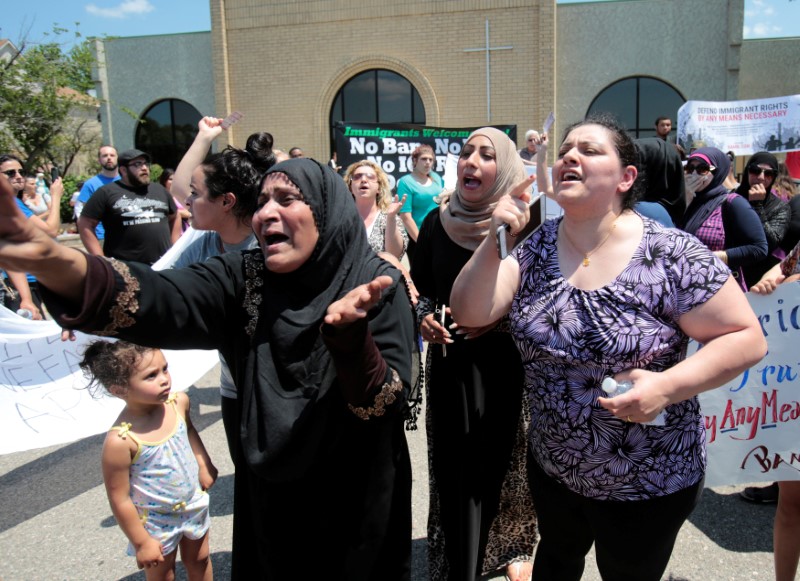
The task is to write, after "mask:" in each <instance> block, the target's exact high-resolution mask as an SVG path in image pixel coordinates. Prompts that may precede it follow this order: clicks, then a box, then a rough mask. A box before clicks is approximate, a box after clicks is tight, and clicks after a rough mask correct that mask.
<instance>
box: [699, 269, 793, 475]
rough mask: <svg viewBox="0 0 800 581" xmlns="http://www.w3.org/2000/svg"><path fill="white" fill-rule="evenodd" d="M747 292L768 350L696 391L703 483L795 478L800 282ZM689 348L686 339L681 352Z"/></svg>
mask: <svg viewBox="0 0 800 581" xmlns="http://www.w3.org/2000/svg"><path fill="white" fill-rule="evenodd" d="M747 297H748V299H749V300H750V304H751V306H752V307H753V310H754V311H755V313H756V315H758V318H759V321H760V323H761V327H762V330H763V332H764V335H765V337H766V338H767V343H768V344H769V352H768V353H767V356H766V357H765V358H764V359H762V360H761V361H760V362H759V363H757V364H756V365H754V366H753V367H752V368H750V369H748V370H747V371H745V372H744V373H743V374H741V375H740V376H738V377H737V378H736V379H734V380H732V381H729V382H728V383H726V384H725V385H723V386H721V387H719V388H717V389H714V390H711V391H708V392H705V393H703V394H701V395H700V406H701V411H702V414H703V416H704V418H705V425H706V442H707V446H708V470H707V472H706V486H720V485H725V484H737V483H742V482H757V481H767V482H773V481H776V480H800V355H799V354H798V350H797V346H798V345H800V284H796V283H790V284H785V285H781V286H779V287H778V289H777V290H776V291H775V292H774V293H772V294H771V295H756V294H753V293H748V294H747ZM695 351H697V343H695V342H694V341H692V342H691V343H690V344H689V349H688V352H687V353H688V355H691V354H692V353H694V352H695Z"/></svg>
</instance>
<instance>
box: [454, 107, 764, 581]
mask: <svg viewBox="0 0 800 581" xmlns="http://www.w3.org/2000/svg"><path fill="white" fill-rule="evenodd" d="M637 177H638V170H637V154H636V148H635V147H634V144H633V142H632V140H631V138H630V136H629V135H628V133H627V132H626V131H625V130H624V129H623V128H622V127H620V126H619V125H617V124H616V122H614V121H612V120H610V119H607V118H602V117H600V118H589V119H587V120H586V121H582V122H580V123H577V124H575V125H573V126H571V127H569V128H567V130H566V132H565V136H564V139H563V141H562V143H561V145H560V147H559V150H558V156H557V159H556V162H555V164H554V166H553V178H554V179H553V181H554V192H555V197H556V201H557V202H558V203H559V205H560V206H561V207H562V208H563V210H564V215H563V216H562V217H561V218H557V219H554V220H549V221H547V222H545V224H544V226H543V227H542V228H540V229H539V230H538V231H537V232H536V233H535V234H533V235H532V236H531V237H530V238H529V239H528V240H527V241H526V242H525V243H524V244H523V245H521V247H520V248H519V249H518V250H516V251H515V252H514V254H512V255H511V256H510V257H509V258H507V259H505V260H500V258H499V257H498V255H497V251H496V248H495V241H494V240H492V239H487V240H485V241H484V242H483V243H482V244H481V246H480V247H479V248H478V249H477V250H476V251H475V253H474V255H473V256H472V258H471V259H470V261H469V263H468V264H467V265H466V266H465V267H464V269H463V270H462V271H461V274H460V275H459V277H458V279H457V280H456V282H455V285H454V287H453V292H452V295H451V301H452V311H453V317H454V319H455V321H456V323H458V324H459V325H467V326H469V327H480V326H482V325H485V324H487V323H490V322H491V321H495V320H497V319H498V318H500V317H503V316H505V315H509V320H510V322H511V332H512V335H513V337H514V340H515V342H516V344H517V347H518V348H519V350H520V352H521V355H522V363H523V365H524V368H525V381H526V389H527V393H528V404H529V405H530V414H531V427H530V432H529V449H530V457H529V462H528V472H529V484H530V490H531V495H532V497H533V501H534V505H535V506H536V510H537V515H538V518H539V531H540V534H541V540H540V542H539V546H538V548H537V550H536V559H535V562H534V566H533V578H534V580H536V581H541V580H558V581H570V580H575V581H577V580H579V579H580V578H581V575H582V574H583V569H584V559H585V556H586V554H587V553H588V552H589V550H590V548H591V547H592V545H593V544H594V547H595V552H596V557H597V566H598V569H599V571H600V575H601V576H602V577H603V578H604V579H616V580H630V581H657V580H660V579H661V575H662V573H663V572H664V570H665V569H666V567H667V564H668V562H669V558H670V555H671V553H672V548H673V546H674V543H675V538H676V537H677V534H678V531H679V530H680V528H681V525H682V524H683V522H684V521H685V520H686V518H687V517H688V516H689V514H690V513H691V511H692V509H693V508H694V506H695V504H696V502H697V500H698V499H699V496H700V493H701V491H702V488H703V478H704V471H705V430H704V428H703V421H702V415H701V414H700V409H699V405H698V402H697V397H696V396H697V394H698V393H700V392H703V391H706V390H709V389H713V388H714V387H717V386H719V385H721V384H723V383H724V382H726V381H729V380H731V379H733V378H734V377H736V376H737V375H738V374H739V373H740V372H741V371H743V370H744V369H746V368H747V367H749V366H751V365H753V364H754V363H755V362H757V361H758V360H760V359H761V358H762V357H763V355H764V353H765V352H766V343H765V340H764V337H763V335H762V333H761V329H760V326H759V324H758V320H757V319H756V317H755V315H754V314H753V311H752V309H751V308H750V306H749V305H748V303H747V300H746V298H745V296H744V294H743V293H742V292H741V291H740V290H738V289H737V288H736V283H735V282H734V280H733V279H732V277H731V275H730V271H729V270H728V269H727V267H726V266H725V265H724V264H723V263H722V262H721V261H720V260H718V259H717V258H715V256H714V255H713V254H712V253H711V252H709V251H708V249H707V248H705V247H704V246H703V245H702V244H700V243H699V242H698V241H697V240H696V239H695V238H694V237H691V236H688V235H686V234H685V233H683V232H681V231H679V230H676V229H673V228H663V227H662V226H661V225H659V224H658V223H656V222H654V221H652V220H650V219H648V218H645V217H642V216H641V215H639V214H637V213H635V212H634V211H633V210H632V208H633V205H634V203H635V200H636V196H637V191H636V190H637V187H636V186H637ZM528 202H529V194H528V193H527V188H526V187H525V184H524V183H523V184H521V186H520V187H518V188H516V189H515V190H514V191H513V192H512V194H511V195H510V196H507V197H505V198H503V199H502V200H501V201H500V202H499V203H498V205H497V207H496V208H495V210H494V213H493V215H492V229H494V228H496V227H498V226H500V225H501V224H508V225H509V229H510V234H511V236H513V235H514V234H516V233H518V232H520V231H521V230H522V228H523V227H524V226H525V225H526V224H527V222H528V220H529V217H530V216H529V209H528ZM689 338H694V339H695V340H697V341H699V342H700V343H702V344H703V348H702V349H700V350H699V351H698V352H697V353H696V354H694V355H692V356H691V357H688V358H685V359H684V354H685V350H686V344H687V342H688V340H689ZM605 378H612V379H613V380H614V383H615V384H618V383H621V382H623V381H631V382H633V389H631V390H630V391H627V393H624V394H621V395H616V396H615V397H609V396H607V393H606V392H605V391H604V390H602V389H601V384H603V383H604V379H605ZM606 383H607V384H608V383H611V381H608V382H606ZM612 387H613V386H611V385H609V386H608V389H609V391H611V388H612ZM662 412H663V414H662ZM659 416H661V418H662V419H663V422H662V423H663V425H650V424H649V423H648V422H652V421H653V420H656V419H657V418H658V417H659Z"/></svg>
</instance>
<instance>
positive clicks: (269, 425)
mask: <svg viewBox="0 0 800 581" xmlns="http://www.w3.org/2000/svg"><path fill="white" fill-rule="evenodd" d="M272 173H282V174H285V175H286V176H287V177H288V178H289V179H290V180H291V181H292V183H294V184H295V185H296V186H297V187H298V188H299V189H300V191H301V192H302V194H303V197H304V199H305V202H306V203H307V204H308V205H309V206H310V207H311V211H312V213H313V215H314V220H315V222H316V226H317V231H318V232H319V240H318V241H317V244H316V246H315V248H314V251H313V252H312V254H311V256H310V257H309V259H308V260H307V261H306V262H305V263H304V264H303V265H302V266H300V267H299V268H298V269H297V270H295V271H294V272H290V273H283V274H279V273H274V272H269V271H266V270H265V272H264V292H263V294H262V297H263V300H262V303H261V305H260V308H259V309H260V310H259V321H258V325H257V327H256V329H255V332H254V334H253V339H252V350H251V353H250V356H249V357H250V360H249V361H248V365H247V366H246V369H245V373H246V376H245V377H244V378H243V382H242V383H241V385H242V387H243V393H242V395H241V397H242V399H243V401H242V425H241V427H242V434H241V436H242V443H243V447H244V452H245V455H246V457H247V461H248V464H249V466H250V467H251V468H252V469H253V470H254V471H255V472H257V473H258V474H259V475H261V476H262V477H264V478H268V479H270V480H286V479H292V478H296V477H298V476H300V475H301V474H302V473H303V472H305V470H306V469H307V468H308V466H310V465H311V463H312V462H313V461H314V459H315V458H316V456H317V450H318V448H319V445H320V443H321V442H322V440H323V439H325V438H330V437H331V434H332V433H334V434H335V433H336V428H335V426H332V425H331V414H332V413H336V410H337V409H340V408H341V406H342V402H341V398H340V397H339V394H338V393H336V392H337V390H331V389H330V388H331V386H332V385H333V384H334V382H335V380H336V372H335V369H334V365H333V361H332V358H331V355H330V353H329V352H328V350H327V348H326V347H325V345H324V343H323V341H322V337H321V335H320V327H321V325H322V320H323V318H324V316H325V312H326V311H327V309H328V306H329V305H330V304H331V303H333V302H335V301H336V300H338V299H339V298H341V297H342V296H344V295H345V294H346V293H347V292H349V291H350V290H352V289H353V288H355V287H356V286H359V285H361V284H364V283H366V282H369V281H371V280H373V279H374V278H375V277H376V276H379V275H381V274H387V275H389V276H391V277H392V278H393V279H394V281H395V285H394V286H393V287H392V289H395V290H396V289H397V287H398V285H397V284H396V283H397V281H398V280H399V272H398V271H397V270H396V269H394V268H393V267H391V266H390V265H389V264H388V263H387V262H385V261H383V260H381V259H380V258H378V256H377V255H376V254H375V252H373V251H372V249H371V248H370V246H369V242H368V240H367V235H366V231H365V229H364V223H363V221H362V220H361V218H360V216H359V215H358V212H357V210H356V207H355V202H354V201H353V196H352V195H351V194H350V192H349V191H348V189H347V186H346V185H345V183H344V181H343V180H342V178H341V177H340V176H338V175H337V174H336V173H334V172H333V171H332V170H331V169H330V168H329V167H327V166H325V165H322V164H320V163H318V162H316V161H314V160H312V159H308V158H297V159H290V160H287V161H284V162H282V163H279V164H276V165H275V166H273V167H272V168H271V169H270V170H269V171H268V172H267V173H266V175H269V174H272ZM262 183H263V182H262ZM261 260H263V256H261ZM390 292H391V290H389V291H386V293H385V294H386V295H388V294H389V293H390ZM400 292H402V291H400ZM384 304H385V302H382V303H381V304H379V305H378V306H376V307H375V308H374V309H372V310H371V311H370V317H374V316H375V315H376V313H378V312H380V311H381V309H382V307H383V305H384Z"/></svg>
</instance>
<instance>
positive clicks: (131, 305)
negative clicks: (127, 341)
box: [94, 258, 141, 335]
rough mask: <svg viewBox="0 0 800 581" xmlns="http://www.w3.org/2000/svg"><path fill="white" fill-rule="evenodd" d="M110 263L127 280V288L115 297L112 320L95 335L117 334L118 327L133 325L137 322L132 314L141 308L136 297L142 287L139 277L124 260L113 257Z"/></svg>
mask: <svg viewBox="0 0 800 581" xmlns="http://www.w3.org/2000/svg"><path fill="white" fill-rule="evenodd" d="M109 263H110V264H111V268H113V269H114V270H115V271H116V272H117V274H119V275H120V276H121V277H122V280H123V281H124V282H125V288H124V289H123V290H122V291H120V292H118V293H117V295H116V296H115V297H114V305H113V306H112V307H111V310H110V311H109V317H110V318H111V321H110V322H109V323H108V325H106V327H105V328H104V329H102V330H100V331H94V334H95V335H116V334H117V329H124V328H125V327H130V326H132V325H133V324H134V323H135V322H136V321H135V320H134V318H133V316H132V315H133V314H134V313H136V312H137V311H138V310H139V301H138V300H137V298H136V293H138V292H139V289H140V288H141V287H140V286H139V281H138V279H136V278H134V276H133V275H132V274H131V271H130V268H128V265H127V264H125V263H124V262H120V261H119V260H115V259H113V258H112V259H110V260H109Z"/></svg>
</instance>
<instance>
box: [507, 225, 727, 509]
mask: <svg viewBox="0 0 800 581" xmlns="http://www.w3.org/2000/svg"><path fill="white" fill-rule="evenodd" d="M642 220H643V222H644V235H643V237H642V241H641V242H640V243H639V247H638V249H637V250H636V252H635V253H634V255H633V258H632V259H631V262H630V263H629V264H628V266H627V267H626V268H625V270H624V271H623V272H622V273H621V274H620V275H619V276H618V277H617V278H616V279H615V280H614V281H613V282H611V283H610V284H609V285H607V286H605V287H603V288H600V289H597V290H592V291H584V290H580V289H578V288H575V287H573V286H572V285H570V284H569V282H567V280H566V279H565V278H564V276H563V275H562V274H561V270H560V268H559V265H558V253H557V249H556V235H557V232H558V225H559V223H560V219H557V220H550V221H548V222H546V223H545V225H544V226H543V227H542V228H541V229H540V230H539V232H537V233H536V234H534V235H533V236H532V237H531V238H530V239H529V240H528V241H527V243H526V244H525V245H524V246H522V247H521V248H520V249H518V250H517V252H516V254H515V258H516V259H517V261H518V262H519V265H520V275H521V281H520V288H519V290H518V291H517V294H516V295H515V297H514V300H513V303H512V306H511V312H510V319H511V331H512V334H513V336H514V340H515V341H516V343H517V347H518V348H519V350H520V353H521V354H522V362H523V365H524V367H525V382H526V388H527V397H528V399H529V403H530V409H531V416H532V417H531V426H530V433H529V441H530V445H531V451H532V453H533V456H534V458H536V460H537V461H538V462H539V465H540V466H541V467H542V469H543V470H544V471H545V472H546V473H547V474H549V475H550V476H551V477H553V478H555V479H556V480H558V481H559V482H561V483H562V484H564V485H565V486H567V487H568V488H569V489H570V490H572V491H574V492H576V493H578V494H581V495H583V496H586V497H589V498H596V499H603V500H642V499H647V498H652V497H657V496H663V495H666V494H670V493H673V492H676V491H678V490H681V489H683V488H686V487H687V486H691V485H693V484H696V483H697V482H699V481H700V479H701V478H702V477H703V474H704V472H705V464H706V458H705V428H704V426H703V424H702V421H701V419H702V416H701V415H700V406H699V404H698V401H697V398H694V397H693V398H691V399H688V400H685V401H683V402H680V403H677V404H673V405H670V406H668V407H667V410H666V411H667V418H666V426H663V427H659V426H645V425H643V424H639V423H626V422H624V421H622V420H620V419H617V418H615V417H614V416H612V415H611V414H610V413H609V412H608V411H606V410H605V409H603V408H602V407H601V406H600V404H598V403H597V398H598V397H600V396H601V395H603V392H602V391H601V389H600V384H601V382H602V381H603V378H604V377H606V376H609V375H613V374H614V373H618V372H620V371H623V370H625V369H630V368H633V367H636V368H641V369H648V370H651V371H662V370H664V369H667V368H669V367H672V366H673V365H675V364H676V363H677V362H679V361H680V360H682V359H683V358H684V356H685V354H686V344H687V342H688V337H687V336H686V335H685V334H684V333H683V332H682V331H681V329H680V327H679V326H678V319H679V317H680V316H681V315H683V314H685V313H687V312H688V311H690V310H691V309H692V308H694V307H695V306H697V305H700V304H702V303H704V302H705V301H707V300H708V299H710V298H711V297H712V296H713V295H714V294H715V293H716V292H717V291H719V289H720V288H721V287H722V285H723V283H724V282H725V281H726V280H727V278H728V277H729V276H730V271H729V270H728V268H727V267H726V266H725V265H724V264H723V263H722V262H721V261H719V260H718V259H717V258H715V257H714V256H713V255H712V254H711V252H710V251H709V250H708V249H707V248H706V247H705V246H703V245H702V244H701V243H700V242H699V241H698V240H697V239H696V238H694V237H693V236H691V235H689V234H686V233H685V232H682V231H680V230H676V229H669V228H663V227H662V226H661V225H660V224H657V223H656V222H654V221H652V220H650V219H648V218H642Z"/></svg>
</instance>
